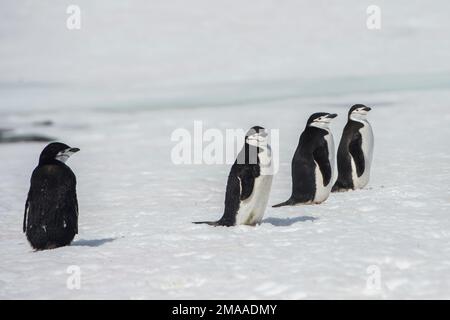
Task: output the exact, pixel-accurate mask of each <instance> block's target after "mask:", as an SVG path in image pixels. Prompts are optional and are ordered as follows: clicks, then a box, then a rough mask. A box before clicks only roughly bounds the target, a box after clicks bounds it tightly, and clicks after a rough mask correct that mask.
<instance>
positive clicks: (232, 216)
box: [194, 126, 273, 227]
mask: <svg viewBox="0 0 450 320" xmlns="http://www.w3.org/2000/svg"><path fill="white" fill-rule="evenodd" d="M272 168H273V167H272V150H271V148H270V145H269V143H268V134H267V132H266V130H265V129H264V128H262V127H259V126H255V127H253V128H251V129H250V130H249V131H248V132H247V134H246V136H245V143H244V146H243V148H242V150H241V151H240V152H239V154H238V156H237V158H236V161H235V162H234V164H233V166H232V167H231V170H230V174H229V175H228V182H227V187H226V194H225V210H224V214H223V216H222V218H221V219H220V220H219V221H216V222H194V223H197V224H198V223H206V224H209V225H213V226H227V227H229V226H234V225H251V226H254V225H256V224H259V223H261V221H262V218H263V216H264V212H265V210H266V207H267V202H268V200H269V194H270V189H271V186H272V178H273V170H272Z"/></svg>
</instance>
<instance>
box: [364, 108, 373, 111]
mask: <svg viewBox="0 0 450 320" xmlns="http://www.w3.org/2000/svg"><path fill="white" fill-rule="evenodd" d="M364 110H365V111H367V112H369V111H370V110H372V108H370V107H364Z"/></svg>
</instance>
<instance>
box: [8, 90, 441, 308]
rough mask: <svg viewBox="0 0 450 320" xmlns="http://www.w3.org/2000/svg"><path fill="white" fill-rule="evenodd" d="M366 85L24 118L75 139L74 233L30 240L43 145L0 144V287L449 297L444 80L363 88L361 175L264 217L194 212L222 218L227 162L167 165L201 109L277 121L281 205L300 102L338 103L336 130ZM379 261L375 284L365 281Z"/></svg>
mask: <svg viewBox="0 0 450 320" xmlns="http://www.w3.org/2000/svg"><path fill="white" fill-rule="evenodd" d="M361 99H363V98H362V97H358V96H354V97H339V98H333V99H328V98H317V99H312V100H287V101H279V102H277V103H267V104H257V105H248V106H246V107H245V108H243V107H242V106H227V107H222V108H219V107H217V108H215V109H214V112H212V111H211V109H209V108H204V109H192V110H189V112H180V111H179V110H171V111H141V112H136V113H120V112H116V113H111V112H109V113H106V112H103V111H93V112H90V113H86V112H83V113H78V112H73V114H70V115H68V114H67V113H64V115H56V116H55V115H54V114H52V115H50V114H49V115H45V114H40V115H39V116H36V115H34V116H21V117H20V121H24V122H32V121H33V120H42V119H46V117H47V116H49V117H50V116H52V119H53V120H54V121H55V125H54V127H51V128H46V129H45V131H46V132H48V133H51V134H52V135H55V136H58V137H60V139H61V140H63V141H66V142H67V143H69V144H71V145H73V146H77V147H80V148H81V150H82V151H81V152H80V153H79V154H77V155H76V156H74V157H73V159H71V160H70V166H71V167H72V168H73V170H74V171H75V172H76V174H77V176H78V180H79V184H78V194H79V202H80V233H79V235H78V236H77V238H76V241H75V242H74V244H73V245H72V246H70V247H66V248H61V249H57V250H51V251H45V252H32V250H31V249H30V247H29V245H28V243H27V242H26V240H25V237H24V235H23V234H21V223H22V210H23V204H24V200H25V196H26V192H27V188H28V179H29V177H30V173H31V171H32V169H33V167H34V166H35V164H36V161H37V157H38V154H39V152H40V150H41V149H42V147H43V145H42V144H10V145H8V144H5V145H0V150H1V160H2V167H1V177H2V179H1V181H0V189H1V190H2V192H1V194H0V215H1V217H2V223H1V224H0V240H1V245H0V250H1V252H2V260H1V262H0V268H1V269H0V270H1V272H0V288H1V290H0V297H1V298H155V299H156V298H192V299H209V298H225V299H227V298H243V299H245V298H255V299H256V298H259V299H261V298H287V299H297V298H402V299H403V298H450V290H449V288H450V277H449V273H450V247H449V245H448V244H449V243H450V219H449V216H448V215H449V212H450V194H449V188H448V181H449V178H450V161H449V160H450V147H449V144H448V141H447V139H448V137H449V134H450V126H449V125H448V124H449V122H450V112H449V111H448V110H449V109H448V107H447V102H446V101H448V100H449V99H450V92H449V91H444V92H439V91H431V92H424V93H419V94H417V93H415V94H413V93H405V94H401V95H393V94H378V95H371V96H365V97H364V101H362V102H367V104H368V105H370V106H373V107H374V110H373V112H372V113H371V115H370V119H371V122H372V124H373V128H374V131H375V137H376V149H375V156H374V165H373V171H372V181H371V183H370V186H369V187H368V188H367V189H365V190H361V191H356V192H348V193H339V194H333V195H332V196H331V197H330V198H329V200H328V201H327V202H325V203H324V204H322V205H316V206H302V207H297V208H286V209H272V208H268V210H267V212H266V216H265V220H264V222H263V223H262V224H261V225H260V226H257V227H235V228H213V227H209V226H205V225H193V224H191V221H194V220H205V219H208V220H209V219H215V218H218V217H220V215H221V213H222V202H223V197H224V188H225V182H226V177H227V174H228V170H229V166H228V165H211V166H207V165H191V166H175V165H173V164H172V163H171V162H170V151H171V148H172V147H173V146H174V143H173V142H171V141H170V134H171V132H172V131H173V130H174V129H175V128H179V127H185V128H188V129H189V128H192V126H193V121H194V120H199V119H202V120H203V121H204V125H205V127H206V128H209V127H214V128H221V129H226V128H230V127H236V128H240V127H242V128H248V127H250V126H251V125H254V124H260V125H263V126H265V127H267V128H280V140H281V150H280V157H281V167H280V172H279V174H278V175H277V176H276V178H275V180H274V185H273V192H272V194H271V198H270V203H271V204H274V203H277V202H279V201H281V200H285V198H286V197H287V196H288V195H289V193H290V169H289V162H290V159H291V156H292V153H293V151H294V149H295V147H296V143H297V139H298V135H299V134H300V132H301V130H302V129H303V127H304V123H305V121H306V118H307V116H308V115H309V114H310V113H312V112H314V111H316V110H326V111H330V112H337V113H339V115H340V117H339V118H338V119H337V121H336V124H335V125H334V126H333V131H334V132H335V135H336V136H339V135H340V131H341V129H342V127H343V125H344V123H345V119H344V114H345V113H346V108H347V106H348V104H349V103H350V101H361ZM279 108H282V109H279ZM280 110H282V111H280ZM237 114H239V116H238V117H237ZM9 120H10V122H14V118H10V119H9ZM16 120H17V121H19V119H16ZM70 265H78V266H80V268H81V271H82V282H81V289H80V290H69V289H67V288H66V280H67V277H68V274H67V273H66V268H67V267H68V266H70ZM372 265H375V266H377V267H378V268H379V270H380V273H381V284H382V290H381V291H380V292H378V293H373V292H367V290H366V281H367V279H368V276H369V275H368V273H367V268H369V267H370V266H372Z"/></svg>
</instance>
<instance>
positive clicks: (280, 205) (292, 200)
mask: <svg viewBox="0 0 450 320" xmlns="http://www.w3.org/2000/svg"><path fill="white" fill-rule="evenodd" d="M294 204H295V201H294V199H292V198H290V199H289V200H287V201H285V202H282V203H279V204H276V205H274V206H272V208H279V207H284V206H293V205H294Z"/></svg>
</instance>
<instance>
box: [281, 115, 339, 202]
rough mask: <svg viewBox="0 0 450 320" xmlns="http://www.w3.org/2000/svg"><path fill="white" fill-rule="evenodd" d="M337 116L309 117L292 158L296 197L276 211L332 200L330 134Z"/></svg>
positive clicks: (331, 139) (332, 181)
mask: <svg viewBox="0 0 450 320" xmlns="http://www.w3.org/2000/svg"><path fill="white" fill-rule="evenodd" d="M335 117H337V114H335V113H325V112H319V113H314V114H313V115H311V116H310V117H309V119H308V122H307V123H306V128H305V130H304V131H303V133H302V134H301V136H300V140H299V143H298V146H297V150H296V151H295V154H294V157H293V159H292V164H291V170H292V195H291V197H290V198H289V199H288V200H287V201H285V202H282V203H280V204H277V205H274V206H273V207H274V208H277V207H282V206H292V205H297V204H312V203H315V204H318V203H321V202H323V201H325V200H326V199H327V198H328V196H329V194H330V191H331V187H332V186H333V183H334V179H335V174H334V171H335V170H334V157H335V155H334V140H333V135H332V134H331V131H330V123H331V121H332V120H333V119H334V118H335Z"/></svg>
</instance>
